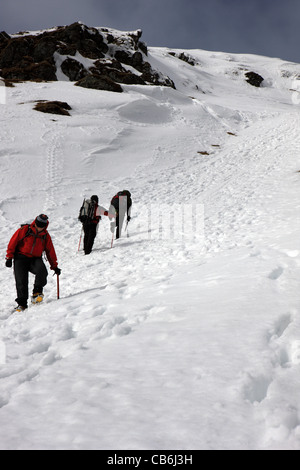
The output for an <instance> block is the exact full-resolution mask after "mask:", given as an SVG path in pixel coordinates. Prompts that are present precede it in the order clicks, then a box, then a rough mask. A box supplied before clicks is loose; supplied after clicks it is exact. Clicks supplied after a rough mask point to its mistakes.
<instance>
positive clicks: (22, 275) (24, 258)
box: [5, 214, 61, 312]
mask: <svg viewBox="0 0 300 470" xmlns="http://www.w3.org/2000/svg"><path fill="white" fill-rule="evenodd" d="M48 225H49V220H48V217H47V216H46V215H45V214H40V215H39V216H37V217H36V219H35V220H34V221H33V222H32V223H31V224H30V225H29V224H28V225H24V226H22V227H20V228H19V229H18V230H17V231H16V232H15V233H14V235H13V236H12V238H11V239H10V242H9V244H8V247H7V254H6V263H5V264H6V266H7V267H8V268H11V267H12V261H13V260H14V275H15V280H16V289H17V298H16V302H17V303H18V306H17V307H16V308H15V310H16V311H17V312H22V311H23V310H25V309H26V308H27V307H28V305H27V302H28V281H29V272H31V273H32V274H34V275H35V281H34V286H33V292H32V298H31V301H32V302H33V303H39V302H42V300H43V297H44V295H43V288H44V287H45V285H46V284H47V276H48V271H47V268H46V266H45V264H44V262H43V259H42V254H43V252H45V253H46V257H47V259H48V261H49V264H50V268H51V269H52V270H53V271H54V272H55V274H57V275H58V276H59V275H60V273H61V270H60V269H59V268H58V264H57V258H56V253H55V249H54V246H53V243H52V240H51V237H50V235H49V233H48V231H47V227H48Z"/></svg>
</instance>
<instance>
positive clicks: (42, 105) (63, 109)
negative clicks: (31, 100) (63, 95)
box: [34, 101, 72, 116]
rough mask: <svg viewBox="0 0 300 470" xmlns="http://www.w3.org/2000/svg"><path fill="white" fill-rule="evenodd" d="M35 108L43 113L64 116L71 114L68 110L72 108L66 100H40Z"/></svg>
mask: <svg viewBox="0 0 300 470" xmlns="http://www.w3.org/2000/svg"><path fill="white" fill-rule="evenodd" d="M34 109H35V110H36V111H40V112H42V113H50V114H61V115H63V116H70V113H69V112H68V110H70V109H72V108H71V106H70V105H68V103H66V102H64V101H40V102H38V103H37V104H36V105H35V107H34Z"/></svg>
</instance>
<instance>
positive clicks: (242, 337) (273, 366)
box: [0, 48, 300, 450]
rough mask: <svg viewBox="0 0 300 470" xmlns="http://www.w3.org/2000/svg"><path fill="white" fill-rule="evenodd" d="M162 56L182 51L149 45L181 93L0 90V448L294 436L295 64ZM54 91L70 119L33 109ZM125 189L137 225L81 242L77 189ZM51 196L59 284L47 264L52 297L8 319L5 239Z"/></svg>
mask: <svg viewBox="0 0 300 470" xmlns="http://www.w3.org/2000/svg"><path fill="white" fill-rule="evenodd" d="M169 52H175V53H176V54H177V55H178V54H180V53H181V52H183V51H171V50H168V49H164V48H149V57H148V59H149V61H150V62H151V65H152V66H153V67H154V68H156V69H158V70H160V71H161V72H163V73H165V74H166V75H168V76H169V77H170V78H171V79H172V80H173V81H174V82H175V85H176V90H173V89H171V88H165V87H155V86H148V87H147V86H144V87H143V86H137V85H131V86H129V85H127V86H124V85H123V88H124V89H125V93H122V94H119V93H115V94H114V93H109V92H104V91H96V90H87V89H82V88H79V87H74V86H73V84H72V83H69V82H66V81H62V82H55V83H54V82H53V83H22V84H18V85H17V86H15V87H14V88H6V89H5V100H3V99H2V104H0V120H1V126H0V141H1V149H0V161H1V175H0V177H1V184H0V196H1V198H0V201H1V202H0V219H1V226H0V234H1V236H0V244H1V253H2V259H3V264H2V266H3V267H2V268H1V270H0V279H1V285H2V294H1V303H0V304H1V312H0V346H1V347H0V380H1V388H0V424H1V425H0V448H1V449H190V450H192V449H299V448H300V384H299V372H300V334H299V331H300V329H299V327H300V317H299V314H300V312H299V300H300V299H299V296H300V294H299V267H300V237H299V234H300V227H299V220H300V218H299V216H300V203H299V189H298V188H299V178H300V176H299V170H300V157H299V152H300V136H299V130H300V118H299V99H298V98H299V96H298V93H297V84H298V80H297V78H298V77H299V74H300V65H297V64H292V63H285V62H283V61H281V60H279V59H270V58H266V57H258V56H253V55H251V56H250V55H243V56H242V55H234V54H225V53H211V52H208V51H201V50H196V51H194V50H193V51H184V52H185V54H186V55H189V56H190V57H193V59H194V60H195V62H196V65H195V66H192V65H189V64H188V63H187V62H184V61H182V60H180V59H178V57H176V56H175V57H174V56H172V55H170V54H169ZM245 70H254V71H255V72H256V73H259V74H261V75H262V76H263V77H264V78H265V80H264V82H263V85H264V86H263V87H261V88H259V89H258V88H254V87H252V86H251V85H249V84H248V83H246V81H245V78H244V72H245ZM2 96H3V93H2ZM41 99H44V100H45V99H46V100H52V99H55V100H62V101H67V102H68V103H69V104H70V106H71V107H72V110H71V117H67V116H55V115H48V114H42V113H38V112H37V111H34V110H33V107H34V101H36V100H41ZM125 188H127V189H130V191H131V192H132V195H133V203H134V205H133V216H134V218H133V220H132V221H131V222H130V224H129V228H128V234H126V233H124V236H123V238H122V239H121V240H119V241H118V242H116V243H115V244H114V246H113V248H112V249H111V248H110V242H111V233H110V230H109V223H108V221H107V220H104V219H103V220H102V221H101V223H100V226H99V231H98V236H97V238H96V242H95V245H94V250H93V252H92V254H91V255H90V256H84V255H83V252H82V251H79V252H78V243H79V237H80V232H81V226H80V224H79V222H78V220H77V216H78V210H79V207H80V205H81V202H82V199H83V198H84V197H89V196H91V195H92V194H98V195H99V200H100V203H101V204H102V205H104V206H106V207H108V206H109V202H110V199H111V197H112V196H113V194H114V193H115V192H116V191H118V190H120V189H125ZM159 210H161V211H162V216H163V220H164V226H163V228H164V229H165V228H166V229H167V233H163V234H162V233H161V230H162V228H161V227H160V226H159V224H158V219H159V217H160V215H159ZM182 210H184V213H185V214H188V215H187V216H186V224H185V225H184V226H183V225H182ZM41 212H45V213H46V214H47V215H48V216H49V218H50V225H49V232H50V234H51V236H52V239H53V242H54V245H55V248H56V251H57V255H58V260H59V266H60V267H61V269H62V275H61V277H60V297H61V298H60V299H59V300H56V282H55V278H54V277H53V276H52V274H51V273H50V275H49V282H48V285H47V287H46V289H45V303H44V304H43V305H41V306H38V307H36V306H35V307H30V308H29V309H28V311H26V314H24V313H20V314H13V315H9V313H10V312H11V310H12V309H13V307H14V298H15V296H16V294H15V285H14V277H13V272H12V270H9V269H7V268H5V266H4V258H5V252H6V246H7V243H8V241H9V239H10V237H11V236H12V234H13V233H14V231H15V230H16V229H17V228H18V226H19V224H21V223H23V222H26V221H31V220H33V218H34V217H35V216H36V215H38V214H39V213H41ZM170 214H171V216H170ZM195 224H196V225H195ZM195 226H196V230H195ZM30 283H31V285H32V278H31V279H30Z"/></svg>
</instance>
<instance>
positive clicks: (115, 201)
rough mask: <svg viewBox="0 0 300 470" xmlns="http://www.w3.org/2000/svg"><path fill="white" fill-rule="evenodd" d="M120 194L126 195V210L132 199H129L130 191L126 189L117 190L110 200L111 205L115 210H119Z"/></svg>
mask: <svg viewBox="0 0 300 470" xmlns="http://www.w3.org/2000/svg"><path fill="white" fill-rule="evenodd" d="M120 196H126V197H127V210H128V209H129V207H130V206H131V205H132V200H131V193H130V191H128V190H127V189H124V190H123V191H119V192H118V193H117V194H116V195H115V196H114V197H113V198H112V200H111V202H110V203H111V205H112V206H114V208H115V209H116V211H118V210H119V198H120Z"/></svg>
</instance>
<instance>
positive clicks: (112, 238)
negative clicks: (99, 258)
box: [110, 234, 114, 248]
mask: <svg viewBox="0 0 300 470" xmlns="http://www.w3.org/2000/svg"><path fill="white" fill-rule="evenodd" d="M113 243H114V234H112V237H111V244H110V247H111V248H112V247H113Z"/></svg>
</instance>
